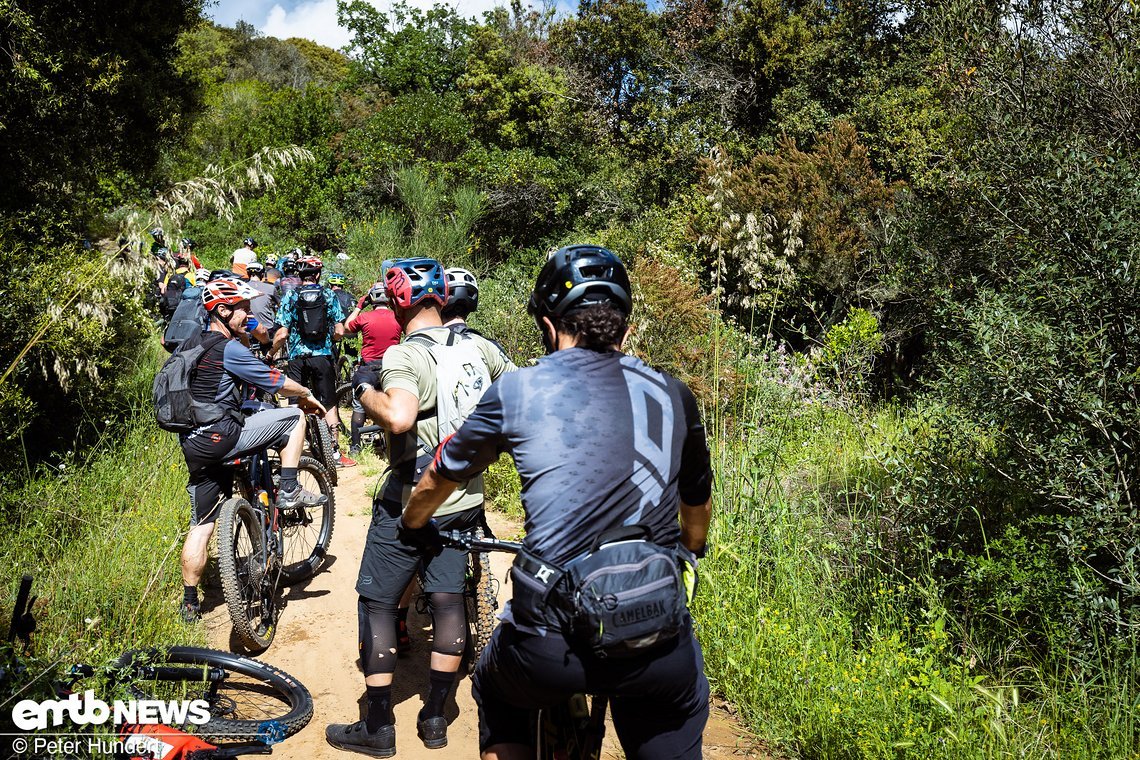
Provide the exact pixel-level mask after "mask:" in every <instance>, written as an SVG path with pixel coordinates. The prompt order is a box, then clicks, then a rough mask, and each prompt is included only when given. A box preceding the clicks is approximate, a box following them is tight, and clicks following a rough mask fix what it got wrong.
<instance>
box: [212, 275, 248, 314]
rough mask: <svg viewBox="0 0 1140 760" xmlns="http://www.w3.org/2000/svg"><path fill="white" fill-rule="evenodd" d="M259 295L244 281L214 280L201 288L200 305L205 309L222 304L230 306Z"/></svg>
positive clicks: (214, 307)
mask: <svg viewBox="0 0 1140 760" xmlns="http://www.w3.org/2000/svg"><path fill="white" fill-rule="evenodd" d="M259 295H261V294H260V293H258V292H257V291H256V290H254V289H253V288H251V287H250V286H248V285H246V284H245V283H244V282H235V281H233V280H214V281H213V282H208V283H206V286H205V287H204V288H202V305H203V306H205V307H206V311H213V310H214V309H216V308H217V307H218V306H221V305H222V304H226V305H229V306H232V305H233V304H235V303H240V302H242V301H249V300H251V299H253V298H257V296H259Z"/></svg>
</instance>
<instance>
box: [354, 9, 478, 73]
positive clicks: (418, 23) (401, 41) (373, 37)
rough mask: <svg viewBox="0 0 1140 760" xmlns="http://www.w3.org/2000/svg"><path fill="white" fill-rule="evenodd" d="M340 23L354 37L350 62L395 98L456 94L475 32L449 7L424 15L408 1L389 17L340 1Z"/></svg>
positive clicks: (471, 25)
mask: <svg viewBox="0 0 1140 760" xmlns="http://www.w3.org/2000/svg"><path fill="white" fill-rule="evenodd" d="M337 20H338V21H339V23H340V25H341V26H343V27H345V28H346V29H348V30H349V31H351V32H352V42H351V44H350V45H349V46H348V53H349V56H350V57H351V58H352V59H353V60H355V61H356V62H357V63H358V64H359V65H360V67H361V68H362V69H363V72H364V74H365V76H366V77H368V78H370V79H372V80H373V81H375V82H377V83H379V84H380V85H381V86H383V87H384V88H385V89H387V90H388V92H390V93H392V94H393V95H401V94H404V93H408V92H415V91H421V90H427V91H430V92H435V93H444V92H449V91H452V90H454V88H455V80H456V79H458V78H459V76H460V74H462V72H463V62H464V59H465V57H466V47H467V42H468V38H469V36H470V33H471V29H472V27H473V26H474V24H473V23H472V22H471V21H468V20H466V19H464V18H463V17H461V16H460V15H459V14H457V13H456V12H455V10H453V9H452V8H449V7H448V6H445V5H439V4H437V5H434V6H433V7H432V8H431V9H430V10H427V11H423V10H420V9H419V8H414V7H412V6H410V5H408V4H407V3H406V2H404V1H403V0H397V2H396V3H394V4H393V5H392V8H391V10H390V11H389V12H387V13H384V12H381V11H379V10H377V9H376V7H375V6H373V5H372V4H371V3H368V2H366V1H365V0H352V1H351V2H346V0H338V3H337Z"/></svg>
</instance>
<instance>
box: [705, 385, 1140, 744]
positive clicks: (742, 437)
mask: <svg viewBox="0 0 1140 760" xmlns="http://www.w3.org/2000/svg"><path fill="white" fill-rule="evenodd" d="M761 369H763V367H761ZM769 369H771V368H769ZM750 377H751V380H750V382H751V383H752V385H751V387H750V388H749V395H750V398H751V400H752V402H753V404H752V406H751V412H752V415H753V416H752V418H751V419H750V420H749V421H747V422H735V423H731V424H733V425H739V426H740V427H739V428H738V429H737V430H736V431H730V430H729V429H728V426H729V424H730V423H728V422H727V421H725V420H723V419H721V418H720V417H718V416H715V415H714V416H713V417H712V419H711V420H710V423H709V426H710V429H711V430H712V431H715V432H714V433H713V434H711V435H710V438H711V439H713V443H714V459H715V465H714V466H715V468H716V470H717V476H718V484H717V490H716V493H715V495H714V519H713V524H712V528H711V539H710V546H711V547H712V550H711V552H710V555H709V557H708V558H707V559H706V560H705V561H704V562H703V563H702V567H701V573H702V579H701V580H702V584H703V589H704V590H703V592H701V593H699V594H698V597H697V601H696V604H695V608H694V613H695V616H696V619H697V624H698V630H699V636H700V638H701V641H702V644H703V646H704V651H705V658H706V665H707V671H708V674H709V677H710V680H711V681H712V682H713V684H714V688H715V689H716V690H717V691H718V692H719V693H721V694H723V695H725V696H726V698H728V699H730V700H731V701H733V702H734V703H735V704H737V705H738V706H739V707H740V709H741V711H742V713H743V714H744V715H745V717H746V719H747V720H748V722H749V723H750V724H751V726H752V727H753V728H754V729H755V730H756V731H757V732H758V733H759V734H760V735H761V736H763V737H765V738H767V739H769V740H770V741H773V742H775V743H776V744H777V745H778V746H779V747H780V748H781V749H782V750H783V751H786V752H789V753H791V754H793V755H796V756H799V757H804V758H899V757H915V758H927V757H932V758H995V757H1066V758H1067V757H1082V758H1083V757H1103V758H1124V757H1131V758H1136V757H1140V751H1138V741H1140V733H1138V731H1137V728H1138V721H1140V699H1138V697H1140V692H1138V691H1137V683H1138V679H1137V676H1138V675H1140V673H1138V671H1137V666H1136V660H1135V657H1133V658H1131V659H1130V660H1125V661H1119V660H1113V659H1112V658H1111V657H1109V656H1108V655H1107V650H1104V656H1103V657H1102V662H1101V668H1100V670H1099V673H1098V674H1097V675H1096V676H1095V677H1094V678H1092V679H1089V678H1087V677H1085V678H1078V677H1077V676H1075V675H1074V673H1073V672H1072V670H1070V669H1068V668H1066V667H1065V666H1064V663H1063V662H1062V663H1057V662H1048V663H1046V662H1041V663H1038V664H1037V665H1036V666H1035V667H1022V668H1019V669H1018V670H1016V671H1010V672H984V671H983V669H982V668H981V667H980V666H979V665H978V663H977V662H976V661H975V660H974V659H973V658H971V657H969V656H967V655H966V654H964V653H963V652H964V651H965V650H964V649H963V647H962V630H963V628H964V626H963V625H962V624H961V621H958V620H955V619H954V616H953V615H952V614H951V612H949V611H948V610H947V609H946V608H945V607H944V606H943V602H942V596H941V594H940V593H939V589H938V588H937V586H936V584H935V583H934V581H933V580H932V579H931V577H929V576H919V577H907V576H905V575H902V574H901V573H899V572H898V571H897V569H896V568H894V567H892V564H891V562H892V557H891V556H890V554H889V552H886V551H884V550H883V549H882V548H880V546H879V545H878V544H877V543H876V542H875V540H873V538H874V535H875V530H874V529H873V528H874V522H875V521H876V520H877V519H881V516H880V515H879V514H878V513H877V512H876V510H875V506H876V505H875V504H874V502H873V500H872V499H871V497H870V496H869V495H870V494H873V493H874V492H875V489H876V488H878V487H880V486H881V483H879V482H878V481H880V480H886V479H887V478H886V474H887V473H885V472H884V467H890V468H904V469H905V466H906V463H905V458H900V455H899V454H898V452H899V451H905V449H906V445H907V440H908V437H910V436H914V435H919V434H921V427H922V426H921V422H920V421H916V420H914V419H912V415H911V413H909V412H907V411H904V410H900V409H896V408H893V407H872V406H870V405H868V404H865V403H857V402H856V403H850V400H848V403H843V404H839V403H834V402H835V401H837V399H834V398H833V399H830V400H829V399H827V398H824V397H822V396H819V395H817V394H816V392H803V386H802V385H801V386H800V387H799V389H798V390H797V389H796V388H794V387H793V386H795V384H794V383H788V381H787V377H785V376H783V375H781V373H780V372H778V371H773V372H771V373H769V374H765V372H764V371H761V372H757V371H756V366H753V367H752V370H751V372H750ZM888 453H889V456H888ZM890 475H891V478H890V480H892V481H893V482H896V483H897V482H900V481H904V480H905V475H906V473H905V472H902V473H900V472H897V471H895V472H891V473H890ZM868 528H870V529H868ZM1134 651H1135V650H1134Z"/></svg>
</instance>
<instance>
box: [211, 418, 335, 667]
mask: <svg viewBox="0 0 1140 760" xmlns="http://www.w3.org/2000/svg"><path fill="white" fill-rule="evenodd" d="M315 424H316V425H323V424H324V423H323V421H321V420H316V422H315ZM231 464H232V466H234V467H235V468H236V469H237V474H236V478H235V482H236V483H237V487H238V493H239V494H240V496H235V497H233V498H231V499H227V500H226V501H225V502H223V503H222V506H221V509H220V510H219V512H218V521H217V534H218V571H219V575H221V580H222V593H223V596H224V597H225V600H226V607H227V609H228V611H229V614H230V620H231V622H232V623H233V628H234V633H235V634H236V636H237V638H238V640H239V641H241V643H242V645H243V646H245V647H246V648H247V649H249V650H250V651H255V652H260V651H263V650H264V649H266V648H267V647H268V646H269V645H270V644H271V643H273V637H274V635H275V634H276V632H277V619H278V616H279V615H280V612H281V606H282V605H281V600H280V599H279V598H278V587H279V585H280V584H282V583H284V584H286V585H290V584H294V583H299V582H301V581H303V580H306V579H308V578H311V577H312V576H313V575H314V574H316V572H317V571H318V570H319V569H320V567H321V565H323V564H324V561H325V557H326V555H327V553H328V547H329V542H330V541H331V540H332V532H333V523H334V521H335V519H336V499H335V496H334V494H333V489H332V485H331V483H330V478H329V475H328V470H327V469H326V468H325V466H324V465H322V464H321V463H320V462H318V461H317V460H315V459H313V458H312V457H309V456H302V457H301V461H300V463H299V464H298V466H297V480H298V482H299V483H300V485H301V487H302V488H305V489H306V490H309V491H312V492H313V493H322V494H324V495H325V496H326V497H327V498H328V501H327V502H326V503H325V504H324V505H323V506H320V507H293V508H289V509H282V508H279V507H278V506H277V494H278V490H279V487H280V480H281V462H280V459H278V458H277V457H276V456H273V455H270V454H269V452H268V451H267V450H264V449H263V450H261V451H259V452H256V453H254V454H252V455H250V456H246V457H242V458H240V459H237V460H235V461H234V462H232V463H231Z"/></svg>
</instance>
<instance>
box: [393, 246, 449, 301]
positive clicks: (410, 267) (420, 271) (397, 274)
mask: <svg viewBox="0 0 1140 760" xmlns="http://www.w3.org/2000/svg"><path fill="white" fill-rule="evenodd" d="M384 290H385V291H387V293H388V298H389V300H391V301H392V302H393V303H396V304H399V305H400V307H402V308H404V309H408V308H411V307H412V306H415V305H416V304H418V303H421V302H422V301H425V300H427V301H434V302H435V303H436V304H437V305H439V307H440V308H443V306H444V305H445V304H446V303H447V277H446V276H445V275H444V272H443V265H442V264H440V263H439V262H438V261H436V260H435V259H428V258H420V259H397V260H396V261H394V262H392V266H391V267H389V269H388V271H387V272H386V273H385V274H384Z"/></svg>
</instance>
